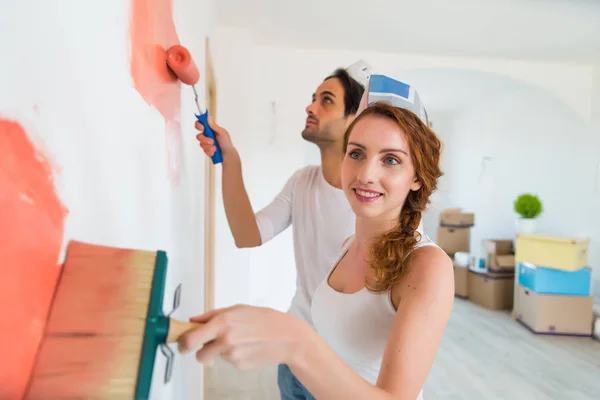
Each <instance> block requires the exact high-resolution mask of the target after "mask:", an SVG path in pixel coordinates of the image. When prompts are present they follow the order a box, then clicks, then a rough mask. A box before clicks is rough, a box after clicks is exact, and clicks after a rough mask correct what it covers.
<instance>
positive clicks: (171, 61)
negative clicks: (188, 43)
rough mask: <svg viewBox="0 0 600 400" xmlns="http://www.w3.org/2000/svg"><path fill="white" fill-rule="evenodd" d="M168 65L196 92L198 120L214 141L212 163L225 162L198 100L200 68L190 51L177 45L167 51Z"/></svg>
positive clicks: (205, 112) (204, 110) (206, 134)
mask: <svg viewBox="0 0 600 400" xmlns="http://www.w3.org/2000/svg"><path fill="white" fill-rule="evenodd" d="M167 65H168V66H169V68H170V69H171V71H173V73H174V74H175V75H177V77H178V78H179V80H180V81H181V82H183V83H185V84H186V85H190V86H191V87H192V90H193V91H194V96H195V101H196V106H197V107H198V112H199V114H196V118H197V119H198V121H199V122H200V123H201V124H202V126H203V127H204V135H205V136H207V137H209V138H211V139H212V140H213V141H214V144H215V147H216V149H217V150H216V151H215V154H213V156H212V157H211V158H212V162H213V164H219V163H221V162H223V156H222V154H221V147H220V146H219V142H217V138H216V137H215V133H214V132H213V130H212V129H211V127H210V126H209V124H208V110H207V109H206V108H204V107H202V106H201V105H200V102H199V100H198V92H197V91H196V87H195V86H194V85H195V84H196V83H198V80H199V79H200V71H198V67H196V64H194V60H192V56H191V55H190V52H189V51H188V49H186V48H185V47H183V46H181V45H175V46H172V47H170V48H169V50H167Z"/></svg>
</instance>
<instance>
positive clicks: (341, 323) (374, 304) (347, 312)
mask: <svg viewBox="0 0 600 400" xmlns="http://www.w3.org/2000/svg"><path fill="white" fill-rule="evenodd" d="M353 239H354V238H352V239H351V240H348V242H347V243H346V244H345V245H344V247H343V249H342V252H341V254H340V256H339V257H338V259H337V261H336V262H335V263H334V265H333V267H332V268H331V269H330V270H329V273H328V274H327V275H326V276H325V279H324V280H323V281H322V282H321V283H320V284H319V286H318V287H317V289H316V291H315V293H314V296H313V301H312V305H311V314H312V320H313V324H314V327H315V330H316V331H317V333H318V334H319V335H320V336H321V337H322V338H323V339H324V340H325V341H326V342H327V344H328V345H329V346H330V347H331V348H332V349H333V350H334V351H335V352H336V353H337V355H338V356H339V357H340V358H342V360H344V362H345V363H346V364H347V365H348V366H349V367H351V368H352V369H353V370H354V371H356V372H357V373H358V374H359V375H360V376H362V377H363V378H364V379H366V380H367V381H368V382H370V383H371V384H373V385H375V384H377V378H378V376H379V370H380V368H381V362H382V360H383V353H384V351H385V346H386V344H387V340H388V337H389V334H390V331H391V330H392V325H393V324H394V320H395V318H396V310H395V309H394V305H393V303H392V299H391V292H390V291H388V292H387V293H385V294H373V293H370V292H369V291H368V290H367V289H366V288H363V289H362V290H360V291H358V292H356V293H352V294H347V293H340V292H338V291H336V290H334V289H333V288H332V287H331V286H329V283H328V280H329V275H331V273H332V271H333V270H334V268H335V267H336V266H337V264H338V263H339V261H340V260H341V259H342V257H343V256H344V255H345V254H346V252H347V251H348V247H349V246H350V243H351V242H352V240H353ZM424 246H437V245H436V244H435V243H434V242H433V241H432V240H431V239H430V238H429V237H428V236H427V235H424V234H423V235H422V237H421V240H420V241H419V242H418V243H417V245H416V246H415V248H419V247H424ZM422 399H423V390H422V389H421V392H420V393H419V396H418V397H417V400H422Z"/></svg>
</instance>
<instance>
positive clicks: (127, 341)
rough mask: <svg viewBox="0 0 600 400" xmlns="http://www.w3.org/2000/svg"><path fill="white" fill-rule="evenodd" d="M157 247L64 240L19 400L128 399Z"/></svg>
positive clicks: (133, 383) (131, 393) (135, 374)
mask: <svg viewBox="0 0 600 400" xmlns="http://www.w3.org/2000/svg"><path fill="white" fill-rule="evenodd" d="M155 262H156V252H150V251H133V250H122V249H116V248H111V247H104V246H95V245H89V244H85V243H80V242H71V243H70V244H69V248H68V251H67V259H66V262H65V264H64V266H63V271H62V275H61V278H60V282H59V286H58V289H57V292H56V295H55V298H54V303H53V306H52V310H51V313H50V317H49V320H48V324H47V326H46V333H45V337H44V340H43V342H42V345H41V348H40V352H39V355H38V361H37V363H36V366H35V369H34V373H33V376H32V380H31V383H30V386H29V391H28V394H27V396H26V399H32V400H33V399H40V400H42V399H49V398H52V399H63V398H69V399H72V398H73V399H75V398H76V399H92V398H93V399H132V398H134V393H135V387H136V383H137V378H138V368H139V363H140V357H141V350H142V344H143V340H144V330H145V326H146V316H147V312H148V304H149V301H150V292H151V287H152V278H153V275H154V269H155Z"/></svg>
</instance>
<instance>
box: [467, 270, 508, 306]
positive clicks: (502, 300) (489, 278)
mask: <svg viewBox="0 0 600 400" xmlns="http://www.w3.org/2000/svg"><path fill="white" fill-rule="evenodd" d="M514 282H515V277H514V274H511V273H494V272H489V271H488V272H475V271H473V270H469V299H470V300H471V301H472V302H473V303H475V304H479V305H480V306H483V307H485V308H488V309H490V310H510V309H512V306H513V297H514V291H515V284H514Z"/></svg>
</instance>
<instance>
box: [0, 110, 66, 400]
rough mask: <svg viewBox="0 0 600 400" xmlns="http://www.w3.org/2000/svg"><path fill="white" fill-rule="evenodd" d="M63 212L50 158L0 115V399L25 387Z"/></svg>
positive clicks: (52, 279) (54, 276)
mask: <svg viewBox="0 0 600 400" xmlns="http://www.w3.org/2000/svg"><path fill="white" fill-rule="evenodd" d="M66 215H67V210H66V208H65V207H64V206H63V204H62V202H61V201H60V198H59V197H58V195H57V193H56V190H55V188H54V182H53V180H52V167H51V164H50V162H49V161H48V160H47V158H46V157H45V156H44V155H43V154H41V153H40V152H39V151H38V150H37V149H36V148H35V146H34V145H33V144H32V143H31V141H30V140H29V138H28V136H27V133H26V132H25V130H24V129H23V127H22V126H21V125H20V124H19V123H17V122H15V121H10V120H7V119H1V118H0V255H2V261H1V262H0V304H2V305H3V309H2V315H0V334H1V335H2V336H1V337H0V359H1V360H2V361H1V362H0V398H1V399H21V398H22V396H23V392H24V391H25V388H26V385H27V381H28V379H29V376H30V374H31V370H32V368H33V365H34V362H35V357H36V353H37V351H38V348H39V345H40V341H41V340H42V336H43V334H44V327H45V325H46V319H47V316H48V312H49V309H50V304H51V302H52V296H53V295H54V290H55V288H56V282H57V280H58V276H59V272H60V267H59V266H58V265H57V262H58V257H59V254H60V249H61V245H62V241H63V232H64V220H65V218H66ZM65 351H66V352H69V351H70V350H69V349H65Z"/></svg>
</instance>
